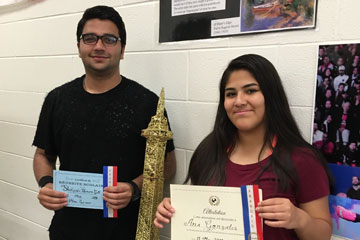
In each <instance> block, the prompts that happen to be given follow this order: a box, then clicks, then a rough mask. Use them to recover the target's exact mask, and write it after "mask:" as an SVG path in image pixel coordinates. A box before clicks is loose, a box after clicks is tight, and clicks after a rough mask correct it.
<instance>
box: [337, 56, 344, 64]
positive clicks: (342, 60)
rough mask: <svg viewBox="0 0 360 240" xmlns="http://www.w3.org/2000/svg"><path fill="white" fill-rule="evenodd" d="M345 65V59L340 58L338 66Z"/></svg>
mask: <svg viewBox="0 0 360 240" xmlns="http://www.w3.org/2000/svg"><path fill="white" fill-rule="evenodd" d="M343 64H344V59H343V58H341V57H339V59H338V60H337V65H339V66H340V65H343Z"/></svg>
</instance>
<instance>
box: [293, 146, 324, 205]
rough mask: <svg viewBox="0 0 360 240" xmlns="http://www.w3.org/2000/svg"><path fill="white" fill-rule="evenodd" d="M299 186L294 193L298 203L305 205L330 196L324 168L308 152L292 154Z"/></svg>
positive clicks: (313, 155)
mask: <svg viewBox="0 0 360 240" xmlns="http://www.w3.org/2000/svg"><path fill="white" fill-rule="evenodd" d="M292 157H293V161H294V164H295V167H296V169H297V173H298V180H299V185H298V189H297V192H296V199H297V202H298V203H307V202H310V201H313V200H316V199H319V198H322V197H325V196H327V195H329V194H330V187H329V179H328V176H327V174H326V171H325V169H324V167H323V166H322V164H321V162H320V160H319V159H316V156H315V154H313V153H312V152H311V151H310V150H305V151H304V152H301V151H296V152H294V153H293V156H292Z"/></svg>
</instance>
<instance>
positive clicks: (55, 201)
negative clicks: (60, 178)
mask: <svg viewBox="0 0 360 240" xmlns="http://www.w3.org/2000/svg"><path fill="white" fill-rule="evenodd" d="M38 199H39V202H40V204H41V205H43V206H44V207H45V208H47V209H49V210H59V209H61V208H63V207H65V206H66V205H67V199H66V194H65V193H63V192H58V191H55V190H53V184H52V183H48V184H46V185H45V186H44V187H42V188H41V189H40V191H39V194H38Z"/></svg>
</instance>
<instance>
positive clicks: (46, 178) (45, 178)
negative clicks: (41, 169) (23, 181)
mask: <svg viewBox="0 0 360 240" xmlns="http://www.w3.org/2000/svg"><path fill="white" fill-rule="evenodd" d="M53 182H54V178H53V177H52V176H43V177H42V178H40V180H39V183H38V184H39V187H40V188H42V187H44V186H45V185H46V184H48V183H53Z"/></svg>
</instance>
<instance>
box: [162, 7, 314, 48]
mask: <svg viewBox="0 0 360 240" xmlns="http://www.w3.org/2000/svg"><path fill="white" fill-rule="evenodd" d="M316 6H317V1H315V0H160V36H159V41H160V42H174V41H183V40H196V39H207V38H214V37H226V36H234V35H241V34H250V33H261V32H269V31H281V30H294V29H303V28H315V25H316Z"/></svg>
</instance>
